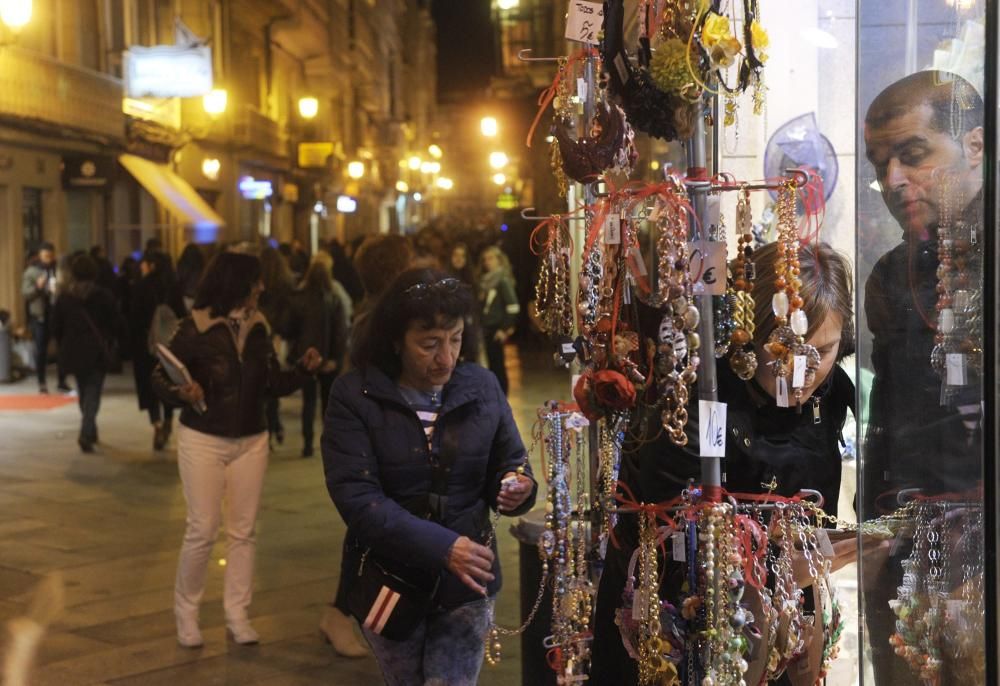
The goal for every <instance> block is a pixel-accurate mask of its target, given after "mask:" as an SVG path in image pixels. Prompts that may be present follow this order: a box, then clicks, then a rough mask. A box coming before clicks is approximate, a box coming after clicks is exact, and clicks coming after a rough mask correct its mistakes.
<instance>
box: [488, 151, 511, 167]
mask: <svg viewBox="0 0 1000 686" xmlns="http://www.w3.org/2000/svg"><path fill="white" fill-rule="evenodd" d="M508 162H510V158H509V157H507V153H505V152H491V153H490V166H491V167H493V168H494V169H503V168H504V167H506V166H507V163H508Z"/></svg>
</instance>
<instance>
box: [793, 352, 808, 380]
mask: <svg viewBox="0 0 1000 686" xmlns="http://www.w3.org/2000/svg"><path fill="white" fill-rule="evenodd" d="M806 366H807V363H806V356H805V355H796V356H795V357H794V358H793V359H792V388H802V387H803V386H805V385H806Z"/></svg>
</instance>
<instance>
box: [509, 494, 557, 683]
mask: <svg viewBox="0 0 1000 686" xmlns="http://www.w3.org/2000/svg"><path fill="white" fill-rule="evenodd" d="M543 531H545V511H544V510H534V511H532V512H529V513H528V514H526V515H525V516H523V517H521V518H520V519H519V520H518V522H517V524H515V525H513V526H511V527H510V532H511V533H512V534H513V535H514V538H516V539H517V540H518V541H519V542H520V544H521V545H520V546H519V553H520V565H519V568H520V575H521V621H522V622H523V621H525V620H526V619H527V618H528V614H529V613H530V612H531V608H532V607H533V606H534V604H535V598H536V597H537V595H538V582H539V581H541V578H542V561H541V559H540V558H539V557H538V539H539V538H540V537H541V535H542V532H543ZM550 633H552V584H551V583H550V584H547V586H546V588H545V593H544V595H543V596H542V604H541V606H540V607H539V608H538V612H537V614H536V615H535V619H534V621H533V622H532V623H531V624H530V625H529V626H528V628H527V629H526V630H525V632H524V633H523V634H521V685H522V686H555V683H556V673H555V672H553V671H552V670H551V669H550V668H549V665H548V662H547V661H546V653H547V652H548V651H547V650H546V648H545V645H544V642H545V638H546V637H547V636H548V635H549V634H550Z"/></svg>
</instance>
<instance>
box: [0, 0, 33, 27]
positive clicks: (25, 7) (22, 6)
mask: <svg viewBox="0 0 1000 686" xmlns="http://www.w3.org/2000/svg"><path fill="white" fill-rule="evenodd" d="M0 21H3V23H4V24H6V25H7V26H8V27H9V28H11V29H13V30H14V31H20V30H21V29H23V28H24V27H25V25H26V24H27V23H28V22H29V21H31V0H0Z"/></svg>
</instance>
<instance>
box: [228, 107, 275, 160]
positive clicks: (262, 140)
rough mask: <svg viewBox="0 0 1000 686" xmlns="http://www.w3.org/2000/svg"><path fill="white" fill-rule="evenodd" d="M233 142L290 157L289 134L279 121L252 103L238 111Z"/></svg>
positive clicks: (273, 154)
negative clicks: (263, 112) (260, 110)
mask: <svg viewBox="0 0 1000 686" xmlns="http://www.w3.org/2000/svg"><path fill="white" fill-rule="evenodd" d="M233 142H234V143H236V144H237V145H242V146H245V147H249V148H253V149H255V150H259V151H260V152H263V153H265V154H267V155H271V156H273V157H281V158H285V157H288V134H287V133H286V132H285V131H283V130H282V128H281V125H280V124H278V122H276V121H274V120H273V119H271V118H270V117H268V116H267V115H265V114H262V113H261V112H259V111H258V110H257V108H255V107H253V106H251V105H244V106H243V108H242V109H239V110H237V111H236V114H235V117H234V120H233Z"/></svg>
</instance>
